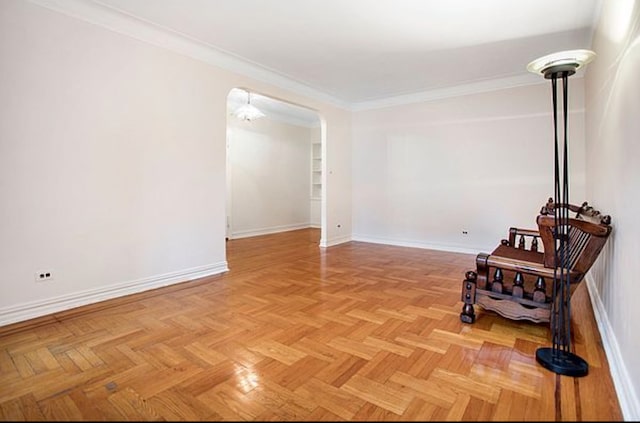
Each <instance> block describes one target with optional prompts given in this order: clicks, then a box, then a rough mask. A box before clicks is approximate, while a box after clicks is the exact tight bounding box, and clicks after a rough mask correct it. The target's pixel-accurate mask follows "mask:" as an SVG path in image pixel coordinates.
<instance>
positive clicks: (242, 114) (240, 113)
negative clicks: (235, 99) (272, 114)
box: [233, 91, 265, 122]
mask: <svg viewBox="0 0 640 423" xmlns="http://www.w3.org/2000/svg"><path fill="white" fill-rule="evenodd" d="M233 115H234V116H235V117H237V118H238V119H240V120H244V121H247V122H251V121H252V120H255V119H259V118H261V117H264V116H265V114H264V113H262V112H261V111H260V110H259V109H258V108H257V107H255V106H254V105H253V104H251V93H250V92H249V91H247V104H243V105H242V106H240V107H238V108H237V109H236V111H235V112H233Z"/></svg>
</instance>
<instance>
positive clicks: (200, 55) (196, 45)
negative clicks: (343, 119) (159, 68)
mask: <svg viewBox="0 0 640 423" xmlns="http://www.w3.org/2000/svg"><path fill="white" fill-rule="evenodd" d="M29 1H30V2H32V3H34V4H37V5H39V6H42V7H45V8H47V9H51V10H54V11H56V12H59V13H62V14H65V15H67V16H71V17H73V18H77V19H81V20H83V21H85V22H88V23H91V24H94V25H98V26H101V27H103V28H106V29H109V30H111V31H114V32H117V33H119V34H122V35H126V36H129V37H132V38H135V39H137V40H139V41H143V42H146V43H149V44H153V45H155V46H157V47H162V48H166V49H168V50H171V51H174V52H176V53H179V54H182V55H185V56H188V57H191V58H193V59H196V60H200V61H202V62H205V63H208V64H211V65H214V66H218V67H220V68H223V69H226V70H229V71H232V72H236V73H239V74H241V75H245V76H247V77H250V78H253V79H257V80H259V81H262V82H266V83H269V84H272V85H275V86H277V87H280V88H284V89H287V90H290V91H293V92H295V93H298V94H301V95H304V96H307V97H310V98H312V99H315V100H318V101H323V102H327V103H329V104H332V105H334V106H336V107H341V108H346V109H349V108H350V105H349V104H347V103H345V102H343V101H341V100H339V99H336V98H335V97H332V96H330V95H327V94H326V93H324V92H321V91H318V90H316V89H314V88H312V87H309V86H308V85H305V84H302V83H300V82H297V81H295V80H293V79H292V78H289V77H287V76H286V75H282V74H280V73H278V72H276V71H273V70H271V69H268V68H266V67H264V66H261V65H259V64H256V63H251V62H249V61H247V60H245V59H242V58H239V57H237V56H234V55H232V54H231V53H228V52H225V51H222V50H220V49H218V48H216V47H214V46H211V45H209V44H206V43H203V42H201V41H199V40H195V39H193V38H191V37H189V36H187V35H184V34H181V33H179V32H176V31H173V30H171V29H168V28H164V27H161V26H159V25H156V24H153V23H150V22H145V21H143V20H141V19H139V18H137V17H133V16H130V15H127V14H125V13H123V12H119V11H117V10H115V9H113V8H110V7H107V6H104V5H101V4H98V3H94V2H88V1H85V0H29Z"/></svg>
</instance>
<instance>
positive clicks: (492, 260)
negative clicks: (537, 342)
mask: <svg viewBox="0 0 640 423" xmlns="http://www.w3.org/2000/svg"><path fill="white" fill-rule="evenodd" d="M556 208H567V209H569V211H570V212H572V213H574V214H575V215H574V216H573V217H570V218H569V219H568V222H567V228H566V232H565V234H564V236H567V237H568V240H569V242H568V245H569V246H570V248H571V250H570V251H571V255H570V257H569V262H570V263H569V270H568V271H569V275H570V279H571V283H572V286H571V292H573V291H575V288H576V287H577V285H578V284H579V283H580V282H581V281H582V280H583V278H584V276H585V274H586V273H587V272H588V271H589V269H590V268H591V266H592V265H593V263H594V262H595V260H596V259H597V257H598V255H599V254H600V251H601V250H602V248H603V247H604V244H605V243H606V241H607V238H608V237H609V234H610V233H611V226H610V224H611V217H610V216H609V215H601V214H600V212H599V211H597V210H595V209H593V207H591V206H589V205H588V203H586V202H585V203H583V204H582V206H579V207H578V206H575V205H572V204H569V205H564V204H554V203H553V200H552V199H551V198H550V199H549V200H548V202H547V203H546V204H545V205H544V206H543V207H542V209H541V211H540V214H539V215H538V217H537V219H536V222H537V224H538V230H532V229H521V228H510V229H509V237H508V239H503V240H502V241H501V243H500V245H499V246H498V247H497V248H496V249H495V250H494V251H493V252H492V253H491V254H486V253H480V254H478V255H477V257H476V271H475V272H473V274H474V277H473V278H469V273H468V272H467V274H466V275H465V279H464V281H463V282H462V301H463V302H464V306H463V308H462V312H461V314H460V319H461V320H462V321H463V322H464V323H474V322H475V312H474V310H473V306H474V304H477V305H480V306H482V307H483V308H484V309H486V310H491V311H494V312H496V313H498V314H500V315H501V316H503V317H506V318H509V319H514V320H530V321H532V322H535V323H541V322H549V321H550V317H551V313H550V311H551V304H552V303H553V298H552V291H553V289H552V288H553V286H552V285H553V280H554V272H555V262H556V258H555V250H554V234H553V233H554V231H555V217H554V211H555V209H556ZM538 240H540V241H541V242H542V246H543V251H542V252H539V251H538V245H539V244H538ZM516 242H517V246H516ZM490 278H493V281H492V282H491V284H490V286H488V285H487V283H488V280H489V279H490Z"/></svg>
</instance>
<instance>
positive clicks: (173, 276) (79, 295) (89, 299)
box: [0, 261, 229, 326]
mask: <svg viewBox="0 0 640 423" xmlns="http://www.w3.org/2000/svg"><path fill="white" fill-rule="evenodd" d="M228 270H229V268H228V266H227V262H226V261H223V262H220V263H215V264H209V265H205V266H199V267H194V268H191V269H185V270H180V271H177V272H171V273H165V274H163V275H157V276H151V277H148V278H142V279H137V280H133V281H127V282H122V283H118V284H115V285H111V286H107V287H104V288H98V289H91V290H87V291H81V292H76V293H73V294H67V295H62V296H59V297H53V298H48V299H45V300H38V301H32V302H28V303H23V304H18V305H15V306H11V307H4V308H2V309H0V326H5V325H9V324H11V323H17V322H23V321H25V320H29V319H33V318H36V317H42V316H46V315H48V314H52V313H58V312H61V311H64V310H69V309H72V308H76V307H80V306H84V305H88V304H93V303H97V302H100V301H105V300H110V299H113V298H118V297H123V296H125V295H130V294H136V293H139V292H143V291H148V290H150V289H155V288H161V287H163V286H168V285H173V284H176V283H180V282H186V281H190V280H194V279H199V278H203V277H205V276H212V275H217V274H219V273H224V272H226V271H228Z"/></svg>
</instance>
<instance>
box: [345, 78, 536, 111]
mask: <svg viewBox="0 0 640 423" xmlns="http://www.w3.org/2000/svg"><path fill="white" fill-rule="evenodd" d="M542 83H544V79H543V78H539V77H537V76H536V75H531V74H529V75H527V74H523V75H518V76H512V77H507V78H495V79H487V80H482V81H478V82H471V83H468V84H460V85H456V86H453V87H446V88H437V89H433V90H429V91H422V92H419V93H412V94H405V95H399V96H394V97H387V98H383V99H380V100H372V101H364V102H360V103H355V104H353V105H352V107H351V110H353V111H358V112H359V111H365V110H374V109H382V108H385V107H392V106H401V105H404V104H412V103H424V102H429V101H435V100H442V99H445V98H450V97H459V96H464V95H470V94H479V93H484V92H489V91H497V90H502V89H506V88H515V87H520V86H524V85H534V84H542Z"/></svg>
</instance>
